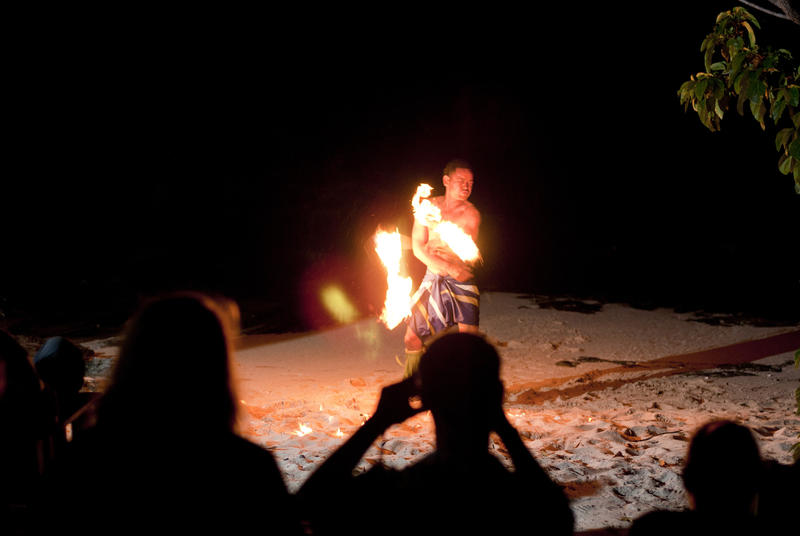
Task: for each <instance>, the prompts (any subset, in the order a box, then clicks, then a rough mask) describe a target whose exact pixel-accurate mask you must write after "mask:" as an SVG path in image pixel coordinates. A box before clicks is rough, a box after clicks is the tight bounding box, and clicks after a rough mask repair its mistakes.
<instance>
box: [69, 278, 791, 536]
mask: <svg viewBox="0 0 800 536" xmlns="http://www.w3.org/2000/svg"><path fill="white" fill-rule="evenodd" d="M481 298H482V299H481V329H482V331H483V332H484V333H485V334H486V335H487V336H488V337H489V338H490V340H492V341H493V342H494V343H495V344H496V345H497V347H498V349H499V351H500V354H501V358H502V370H501V375H502V379H503V382H504V384H505V386H506V405H505V406H506V411H507V414H508V416H509V419H510V421H511V422H512V424H514V425H515V426H516V427H517V429H518V430H519V431H520V433H521V435H522V436H523V438H524V439H525V441H526V444H527V446H528V448H529V449H530V450H531V452H532V453H533V454H534V455H535V456H536V458H537V459H538V460H539V462H540V463H541V464H542V466H543V467H544V468H545V469H546V470H547V471H548V472H549V474H550V475H551V477H552V478H553V479H554V480H555V481H557V482H558V483H559V484H561V485H562V486H563V488H564V489H565V491H566V493H567V494H568V495H569V497H570V499H571V505H572V509H573V511H574V514H575V521H576V525H575V529H576V531H586V530H591V529H598V528H624V527H627V526H628V525H629V524H630V522H631V521H632V520H633V519H635V518H636V517H638V516H640V515H641V514H643V513H645V512H647V511H649V510H653V509H682V508H685V507H686V506H687V500H686V497H685V495H684V491H683V486H682V482H681V478H680V471H681V467H682V463H683V460H684V456H685V453H686V449H687V446H688V440H689V439H690V437H691V434H692V432H693V431H694V430H695V429H696V428H697V427H698V426H699V425H701V424H702V423H704V422H706V421H708V420H710V419H718V418H728V419H734V420H736V421H739V422H742V423H744V424H747V425H748V426H750V427H751V429H752V430H753V431H754V434H755V436H756V438H757V439H758V441H759V444H760V448H761V452H762V455H763V456H764V457H765V458H768V459H772V460H776V461H778V462H781V463H790V462H791V460H792V458H791V453H790V451H789V450H790V448H791V446H792V444H793V443H795V442H796V441H797V435H798V432H800V417H798V416H797V415H796V414H795V401H794V389H795V388H796V387H797V386H798V382H799V381H800V369H797V368H795V367H794V366H793V356H794V352H795V351H796V350H797V349H798V348H800V326H798V325H772V326H770V325H761V323H758V322H754V321H748V320H747V319H742V318H737V317H735V316H730V315H729V316H723V315H708V314H701V313H695V312H682V313H679V312H676V311H673V310H671V309H654V310H643V309H636V308H633V307H631V306H628V305H623V304H615V303H605V304H604V303H600V302H595V301H590V300H589V301H587V300H570V299H566V298H546V297H542V296H520V295H517V294H511V293H484V294H483V295H482V297H481ZM118 342H119V341H118V339H117V338H110V339H100V340H92V341H83V345H84V346H86V347H88V348H90V349H91V350H93V352H94V356H93V357H92V359H91V361H90V363H89V368H88V371H87V386H88V388H90V389H95V390H102V387H103V385H104V383H105V382H106V381H107V379H108V374H109V372H110V370H111V367H112V366H113V362H114V357H115V356H116V352H117V344H118ZM402 347H403V343H402V328H397V329H395V330H394V331H389V330H387V329H386V328H385V327H384V326H383V325H382V324H380V323H379V322H377V321H376V320H375V319H365V320H361V321H359V322H356V323H352V324H348V325H343V326H339V327H336V328H332V329H328V330H323V331H317V332H312V333H286V334H263V335H247V336H242V337H240V338H239V339H238V340H237V341H236V348H237V349H236V353H235V363H234V366H235V376H236V387H237V391H238V396H239V398H240V400H241V403H242V409H243V411H242V412H241V413H242V419H241V430H242V433H243V434H244V435H246V436H247V437H248V438H249V439H251V440H252V441H254V442H255V443H257V444H259V445H262V446H263V447H265V448H267V449H269V450H270V451H271V452H272V453H273V454H274V455H275V457H276V459H277V461H278V463H279V465H280V467H281V469H282V471H283V474H284V478H285V480H286V484H287V486H288V487H289V489H290V490H291V491H296V490H297V489H298V488H299V487H300V486H301V485H302V483H303V482H304V481H305V479H306V478H307V477H308V476H309V475H310V474H311V472H312V471H313V470H314V468H315V467H316V466H317V465H318V464H319V463H320V462H322V461H323V460H324V459H325V458H326V457H327V456H328V455H329V454H330V453H331V452H332V451H333V450H335V449H336V448H337V446H338V445H340V444H341V443H342V442H343V441H344V440H345V438H346V437H347V436H349V435H350V434H351V433H352V432H353V431H354V430H355V429H356V428H357V427H358V426H360V425H361V424H362V423H363V422H364V420H365V419H366V418H368V417H369V415H370V413H371V412H372V411H373V410H374V408H375V406H376V403H377V400H378V397H379V394H380V390H381V388H382V387H383V386H385V385H388V384H391V383H393V382H396V381H398V380H400V378H401V376H402V368H401V367H400V366H399V365H398V364H397V362H396V358H395V356H396V355H398V354H399V353H400V352H401V351H402ZM165 387H168V386H165ZM187 411H191V401H187ZM176 425H178V426H179V425H180V423H179V422H178V423H176ZM187 435H188V436H195V437H197V438H198V439H199V438H201V437H202V430H190V431H188V432H187ZM189 439H191V437H189ZM434 448H435V437H434V430H433V423H432V420H431V418H430V415H429V414H427V413H423V414H420V415H417V416H415V417H414V418H412V419H410V420H408V421H406V422H404V423H402V424H399V425H396V426H393V427H392V428H390V429H389V430H388V431H387V432H386V433H385V434H384V435H383V437H382V438H380V439H379V440H378V441H376V442H375V443H374V444H373V446H372V447H371V449H370V450H369V451H368V453H367V454H366V455H365V457H364V458H363V460H362V462H361V464H360V466H359V468H360V470H366V469H368V468H369V467H370V466H371V465H373V464H376V463H383V464H386V465H388V466H391V467H398V468H399V467H403V466H405V465H407V464H410V463H413V462H414V461H415V460H418V459H419V458H420V457H422V456H424V455H426V454H428V453H429V452H431V451H432V450H433V449H434ZM490 449H491V450H492V452H493V453H494V454H495V455H497V456H498V457H499V458H500V459H501V460H502V461H504V462H506V463H508V460H507V457H506V453H505V452H504V449H503V446H502V444H501V443H499V442H497V443H495V442H494V441H491V442H490Z"/></svg>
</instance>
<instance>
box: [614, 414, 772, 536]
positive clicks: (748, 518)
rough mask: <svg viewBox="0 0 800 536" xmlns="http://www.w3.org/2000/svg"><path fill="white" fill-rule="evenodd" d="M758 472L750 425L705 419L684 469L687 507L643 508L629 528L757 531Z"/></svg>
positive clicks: (674, 531) (638, 531)
mask: <svg viewBox="0 0 800 536" xmlns="http://www.w3.org/2000/svg"><path fill="white" fill-rule="evenodd" d="M762 473H763V464H762V461H761V456H760V454H759V451H758V444H757V443H756V441H755V438H754V437H753V434H752V432H751V431H750V429H749V428H747V427H746V426H742V425H739V424H736V423H735V422H732V421H728V420H715V421H711V422H708V423H706V424H705V425H703V426H702V427H700V429H698V430H697V432H695V434H694V436H693V438H692V440H691V442H690V444H689V453H688V456H687V460H686V465H685V467H684V470H683V483H684V487H685V488H686V491H687V493H688V494H689V503H690V508H691V509H690V510H687V511H683V512H667V511H658V512H650V513H648V514H645V515H643V516H642V517H640V518H638V519H637V520H636V521H634V523H633V524H632V526H631V529H630V533H629V534H630V536H637V535H646V534H670V535H672V536H674V535H675V534H758V531H757V529H756V523H755V511H756V496H757V493H758V487H759V483H760V480H761V478H762Z"/></svg>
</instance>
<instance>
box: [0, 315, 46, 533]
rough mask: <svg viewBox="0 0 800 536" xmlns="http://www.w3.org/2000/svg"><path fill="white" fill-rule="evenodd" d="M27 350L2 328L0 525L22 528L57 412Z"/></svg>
mask: <svg viewBox="0 0 800 536" xmlns="http://www.w3.org/2000/svg"><path fill="white" fill-rule="evenodd" d="M51 409H52V408H51V407H50V406H49V405H48V404H47V399H46V397H45V396H44V394H43V392H42V388H41V382H40V381H39V378H38V377H37V375H36V371H35V370H34V368H33V364H32V363H31V361H30V359H29V358H28V353H27V352H26V351H25V349H24V348H23V347H22V346H21V345H20V344H19V343H18V342H17V341H16V340H15V339H14V338H13V337H12V336H11V335H9V334H8V333H6V332H5V331H2V330H0V430H2V433H1V434H0V508H2V511H0V526H2V527H4V530H8V531H9V532H10V533H12V534H14V533H22V531H23V530H24V528H25V525H26V523H27V522H28V519H29V517H30V515H31V505H32V502H33V499H34V494H35V493H36V492H37V488H38V486H39V484H40V479H41V475H42V473H43V471H44V469H45V464H46V463H47V461H48V459H49V457H50V449H49V432H50V431H51V426H52V423H53V419H54V416H53V413H52V412H51Z"/></svg>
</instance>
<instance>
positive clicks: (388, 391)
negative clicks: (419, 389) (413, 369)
mask: <svg viewBox="0 0 800 536" xmlns="http://www.w3.org/2000/svg"><path fill="white" fill-rule="evenodd" d="M416 381H417V377H416V376H412V377H410V378H408V379H406V380H403V381H401V382H399V383H395V384H393V385H389V386H387V387H384V388H383V390H382V391H381V398H380V400H379V401H378V407H377V408H376V409H375V415H373V416H372V417H370V418H369V419H368V420H367V422H366V423H364V425H363V426H362V427H360V428H359V429H358V430H356V432H355V433H354V434H353V435H352V436H351V437H350V439H348V440H347V441H346V442H345V443H344V444H343V445H342V446H341V447H339V448H338V449H337V450H336V451H335V452H334V453H333V454H331V456H330V457H329V458H328V459H327V460H325V462H323V464H322V465H321V466H320V467H319V468H318V469H317V470H316V471H314V473H313V474H312V475H311V476H310V477H309V478H308V480H307V481H306V483H305V484H303V487H302V488H300V490H299V491H298V493H297V495H298V496H299V497H300V498H301V500H311V501H313V500H315V499H317V498H320V497H324V496H325V495H327V494H328V493H334V492H335V491H336V490H337V489H338V490H342V489H344V486H345V485H346V484H347V483H348V482H349V481H350V479H351V478H352V474H353V469H354V468H355V467H356V465H357V464H358V462H359V461H360V460H361V457H362V456H363V455H364V453H365V452H366V451H367V449H368V448H369V447H370V445H372V442H373V441H375V439H376V438H377V437H378V436H379V435H380V434H382V433H383V432H384V431H385V430H386V429H387V428H389V426H391V425H393V424H395V423H400V422H403V421H404V420H406V419H408V418H409V417H411V416H412V415H414V414H416V413H418V412H419V411H421V409H420V408H412V407H411V406H410V405H409V400H408V399H409V397H410V396H411V395H412V394H413V392H414V385H415V382H416Z"/></svg>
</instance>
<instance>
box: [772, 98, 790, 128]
mask: <svg viewBox="0 0 800 536" xmlns="http://www.w3.org/2000/svg"><path fill="white" fill-rule="evenodd" d="M785 109H786V101H785V100H783V98H782V97H779V98H778V99H777V100H776V101H775V104H773V105H772V114H771V115H772V121H773V122H775V123H777V122H778V120H779V119H780V118H781V116H782V115H783V111H784V110H785Z"/></svg>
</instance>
